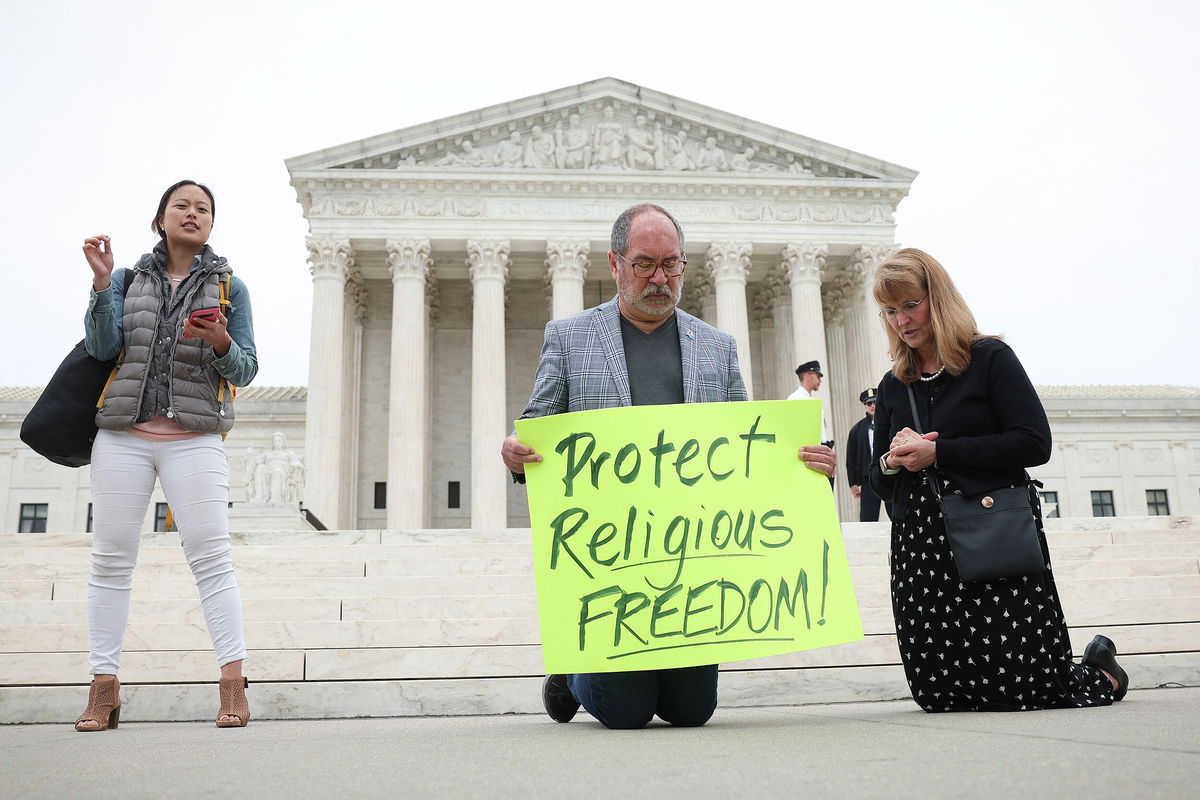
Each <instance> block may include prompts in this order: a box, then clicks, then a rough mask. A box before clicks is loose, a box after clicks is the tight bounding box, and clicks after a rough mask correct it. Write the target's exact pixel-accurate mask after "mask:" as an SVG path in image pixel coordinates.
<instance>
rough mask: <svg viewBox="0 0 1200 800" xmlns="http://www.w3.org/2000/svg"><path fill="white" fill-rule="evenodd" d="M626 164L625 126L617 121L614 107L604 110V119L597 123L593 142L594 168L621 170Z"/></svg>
mask: <svg viewBox="0 0 1200 800" xmlns="http://www.w3.org/2000/svg"><path fill="white" fill-rule="evenodd" d="M624 163H625V126H624V125H622V124H621V123H620V122H618V121H617V119H616V112H615V111H613V107H612V106H607V107H605V109H604V116H603V118H602V119H601V120H600V121H599V122H597V123H596V132H595V135H594V137H593V141H592V166H593V167H616V168H620V167H622V166H624Z"/></svg>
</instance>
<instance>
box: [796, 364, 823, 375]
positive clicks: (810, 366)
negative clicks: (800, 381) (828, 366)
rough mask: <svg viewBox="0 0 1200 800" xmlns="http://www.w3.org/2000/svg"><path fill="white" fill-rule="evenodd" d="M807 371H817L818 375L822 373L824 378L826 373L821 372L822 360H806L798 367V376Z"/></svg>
mask: <svg viewBox="0 0 1200 800" xmlns="http://www.w3.org/2000/svg"><path fill="white" fill-rule="evenodd" d="M806 372H815V373H817V374H818V375H820V376H821V377H822V378H824V377H825V373H824V372H821V362H820V361H805V362H804V363H803V364H801V365H800V366H798V367H796V376H797V377H799V376H801V375H803V374H804V373H806Z"/></svg>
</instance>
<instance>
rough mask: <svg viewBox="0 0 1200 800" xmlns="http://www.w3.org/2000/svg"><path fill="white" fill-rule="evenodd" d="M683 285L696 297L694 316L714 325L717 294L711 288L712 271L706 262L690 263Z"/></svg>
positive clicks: (715, 322) (715, 321)
mask: <svg viewBox="0 0 1200 800" xmlns="http://www.w3.org/2000/svg"><path fill="white" fill-rule="evenodd" d="M684 285H685V286H687V287H688V291H689V292H691V293H692V295H693V296H694V297H695V298H696V306H697V307H696V311H695V314H696V316H698V317H699V318H700V319H702V320H704V321H705V322H707V323H708V324H709V325H712V326H714V327H716V324H717V296H716V292H715V290H714V288H713V279H712V271H711V270H710V269H709V268H708V264H693V265H690V266H689V267H688V271H687V277H686V278H685V279H684Z"/></svg>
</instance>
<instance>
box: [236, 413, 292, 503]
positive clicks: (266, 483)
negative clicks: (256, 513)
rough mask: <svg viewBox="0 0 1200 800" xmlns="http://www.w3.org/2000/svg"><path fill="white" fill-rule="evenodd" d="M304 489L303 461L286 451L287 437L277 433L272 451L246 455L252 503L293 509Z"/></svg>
mask: <svg viewBox="0 0 1200 800" xmlns="http://www.w3.org/2000/svg"><path fill="white" fill-rule="evenodd" d="M303 490H304V462H303V461H302V460H301V459H300V457H299V456H297V455H296V454H295V453H293V452H292V451H291V450H288V449H287V437H285V436H284V435H283V434H282V433H281V432H279V431H276V432H275V434H274V435H273V436H272V437H271V449H270V450H267V451H265V452H262V453H260V452H258V450H257V449H256V448H253V447H252V448H250V449H249V450H248V451H247V452H246V497H247V500H248V501H249V502H251V503H255V504H258V505H267V506H293V505H295V504H296V503H298V502H299V501H300V498H301V494H302V492H303Z"/></svg>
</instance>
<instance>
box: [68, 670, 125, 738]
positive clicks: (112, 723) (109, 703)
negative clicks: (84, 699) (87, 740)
mask: <svg viewBox="0 0 1200 800" xmlns="http://www.w3.org/2000/svg"><path fill="white" fill-rule="evenodd" d="M120 721H121V682H120V681H118V680H117V679H116V678H113V679H112V680H111V681H97V680H96V679H94V678H93V679H92V685H91V689H90V690H89V691H88V704H87V708H85V709H84V710H83V713H82V714H80V715H79V718H78V719H77V720H75V730H77V731H82V732H84V733H90V732H92V731H106V730H108V729H109V728H112V729H113V730H114V731H115V730H116V729H117V725H118V724H119V723H120ZM85 722H94V723H96V727H94V728H92V727H80V726H81V725H83V724H84V723H85Z"/></svg>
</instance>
